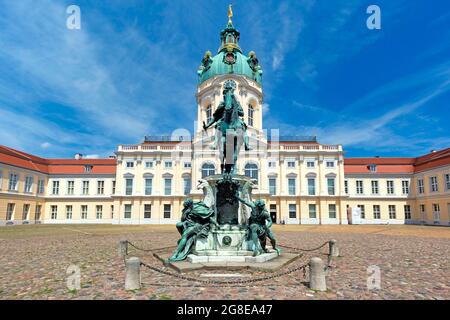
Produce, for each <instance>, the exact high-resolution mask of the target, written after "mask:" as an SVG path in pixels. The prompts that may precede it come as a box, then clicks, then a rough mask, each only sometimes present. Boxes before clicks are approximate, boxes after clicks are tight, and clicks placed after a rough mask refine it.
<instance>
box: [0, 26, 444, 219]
mask: <svg viewBox="0 0 450 320" xmlns="http://www.w3.org/2000/svg"><path fill="white" fill-rule="evenodd" d="M220 36H221V37H220V38H221V46H220V47H219V50H218V53H217V55H215V56H213V55H212V54H211V52H209V51H207V52H206V53H205V56H204V58H203V59H202V62H201V66H200V67H199V70H198V77H199V85H198V88H197V94H196V97H197V103H198V106H197V115H198V116H197V123H204V122H205V123H208V122H209V121H210V119H211V118H212V117H213V113H214V111H215V109H216V107H217V106H218V105H219V103H220V102H221V101H222V100H223V96H222V88H223V84H224V82H225V81H226V80H233V81H234V82H235V83H236V84H237V88H236V91H235V95H236V98H237V99H238V101H239V103H240V104H241V106H242V108H243V110H244V120H245V122H246V123H247V125H248V130H247V133H248V136H249V143H250V147H251V150H249V151H244V150H241V156H240V157H239V160H238V163H237V167H238V173H239V174H245V175H247V176H249V177H252V178H253V179H255V181H256V184H257V186H258V188H257V189H254V190H253V194H254V198H260V199H264V200H265V201H266V204H267V209H268V210H269V212H270V214H271V216H272V219H273V221H274V222H275V223H286V224H299V223H300V224H347V223H349V222H353V223H355V222H356V221H351V220H350V221H349V219H351V217H352V215H351V212H352V211H356V212H357V213H358V215H360V218H361V219H360V221H359V223H362V224H405V223H410V224H431V225H445V226H449V225H450V217H449V216H450V148H448V149H445V150H440V151H435V152H431V153H430V154H427V155H424V156H420V157H417V158H379V157H374V158H345V157H344V150H343V147H342V146H341V145H324V144H320V143H319V142H317V141H316V139H315V137H283V136H280V135H278V133H277V132H271V134H269V135H268V134H267V132H265V131H264V130H263V121H262V119H263V117H262V113H263V112H262V105H263V90H262V70H261V67H260V65H259V63H258V59H257V57H256V54H255V53H254V52H252V51H251V52H250V53H249V54H248V55H247V56H246V55H244V54H243V53H242V50H241V48H240V47H239V37H240V34H239V32H238V31H237V30H236V29H235V28H234V27H233V24H232V22H231V20H230V21H229V23H228V25H227V27H226V28H225V29H224V30H223V31H222V32H221V34H220ZM198 127H199V128H197V129H196V130H195V132H194V135H193V136H192V137H190V136H189V133H186V132H184V134H174V135H172V136H161V137H153V136H152V137H146V138H145V140H144V141H143V142H142V143H140V144H136V145H119V146H118V149H117V151H116V153H115V156H113V157H110V158H108V159H84V158H83V157H82V156H81V155H79V154H78V155H76V157H75V158H74V159H44V158H40V157H37V156H34V155H30V154H27V153H25V152H22V151H18V150H14V149H12V148H9V147H6V146H0V225H9V224H30V223H109V224H111V223H112V224H174V223H175V222H176V221H177V220H179V219H180V215H181V210H182V205H183V200H184V199H185V198H186V197H192V198H193V199H194V200H199V199H201V198H202V196H203V194H202V191H200V190H197V183H198V181H199V179H202V178H203V177H206V176H208V175H212V174H216V173H219V172H220V161H219V157H218V151H217V150H215V149H213V148H211V145H212V143H213V141H214V134H215V133H214V131H215V129H210V130H208V131H205V130H203V128H202V126H198ZM355 208H359V209H358V210H354V209H355ZM358 220H359V219H358Z"/></svg>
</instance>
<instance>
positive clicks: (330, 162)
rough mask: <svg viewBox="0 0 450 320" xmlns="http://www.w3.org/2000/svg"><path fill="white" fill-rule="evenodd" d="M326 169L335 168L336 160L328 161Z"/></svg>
mask: <svg viewBox="0 0 450 320" xmlns="http://www.w3.org/2000/svg"><path fill="white" fill-rule="evenodd" d="M326 167H327V168H329V169H331V168H334V160H331V161H327V162H326Z"/></svg>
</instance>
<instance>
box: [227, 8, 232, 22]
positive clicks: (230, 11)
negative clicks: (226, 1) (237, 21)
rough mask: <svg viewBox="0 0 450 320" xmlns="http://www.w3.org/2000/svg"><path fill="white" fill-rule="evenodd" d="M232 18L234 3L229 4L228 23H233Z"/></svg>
mask: <svg viewBox="0 0 450 320" xmlns="http://www.w3.org/2000/svg"><path fill="white" fill-rule="evenodd" d="M231 18H233V5H232V4H230V5H228V23H232V22H231Z"/></svg>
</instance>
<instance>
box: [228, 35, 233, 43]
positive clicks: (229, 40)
mask: <svg viewBox="0 0 450 320" xmlns="http://www.w3.org/2000/svg"><path fill="white" fill-rule="evenodd" d="M227 43H234V37H233V36H232V35H231V34H230V35H229V36H228V40H227Z"/></svg>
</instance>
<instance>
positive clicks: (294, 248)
mask: <svg viewBox="0 0 450 320" xmlns="http://www.w3.org/2000/svg"><path fill="white" fill-rule="evenodd" d="M329 243H330V241H326V242H324V243H323V244H321V245H320V246H318V247H317V248H313V249H301V248H296V247H289V246H285V245H282V244H280V245H278V246H279V247H281V248H285V249H291V250H296V251H303V252H311V251H316V250H319V249H322V248H323V247H325V246H326V245H327V244H329Z"/></svg>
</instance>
